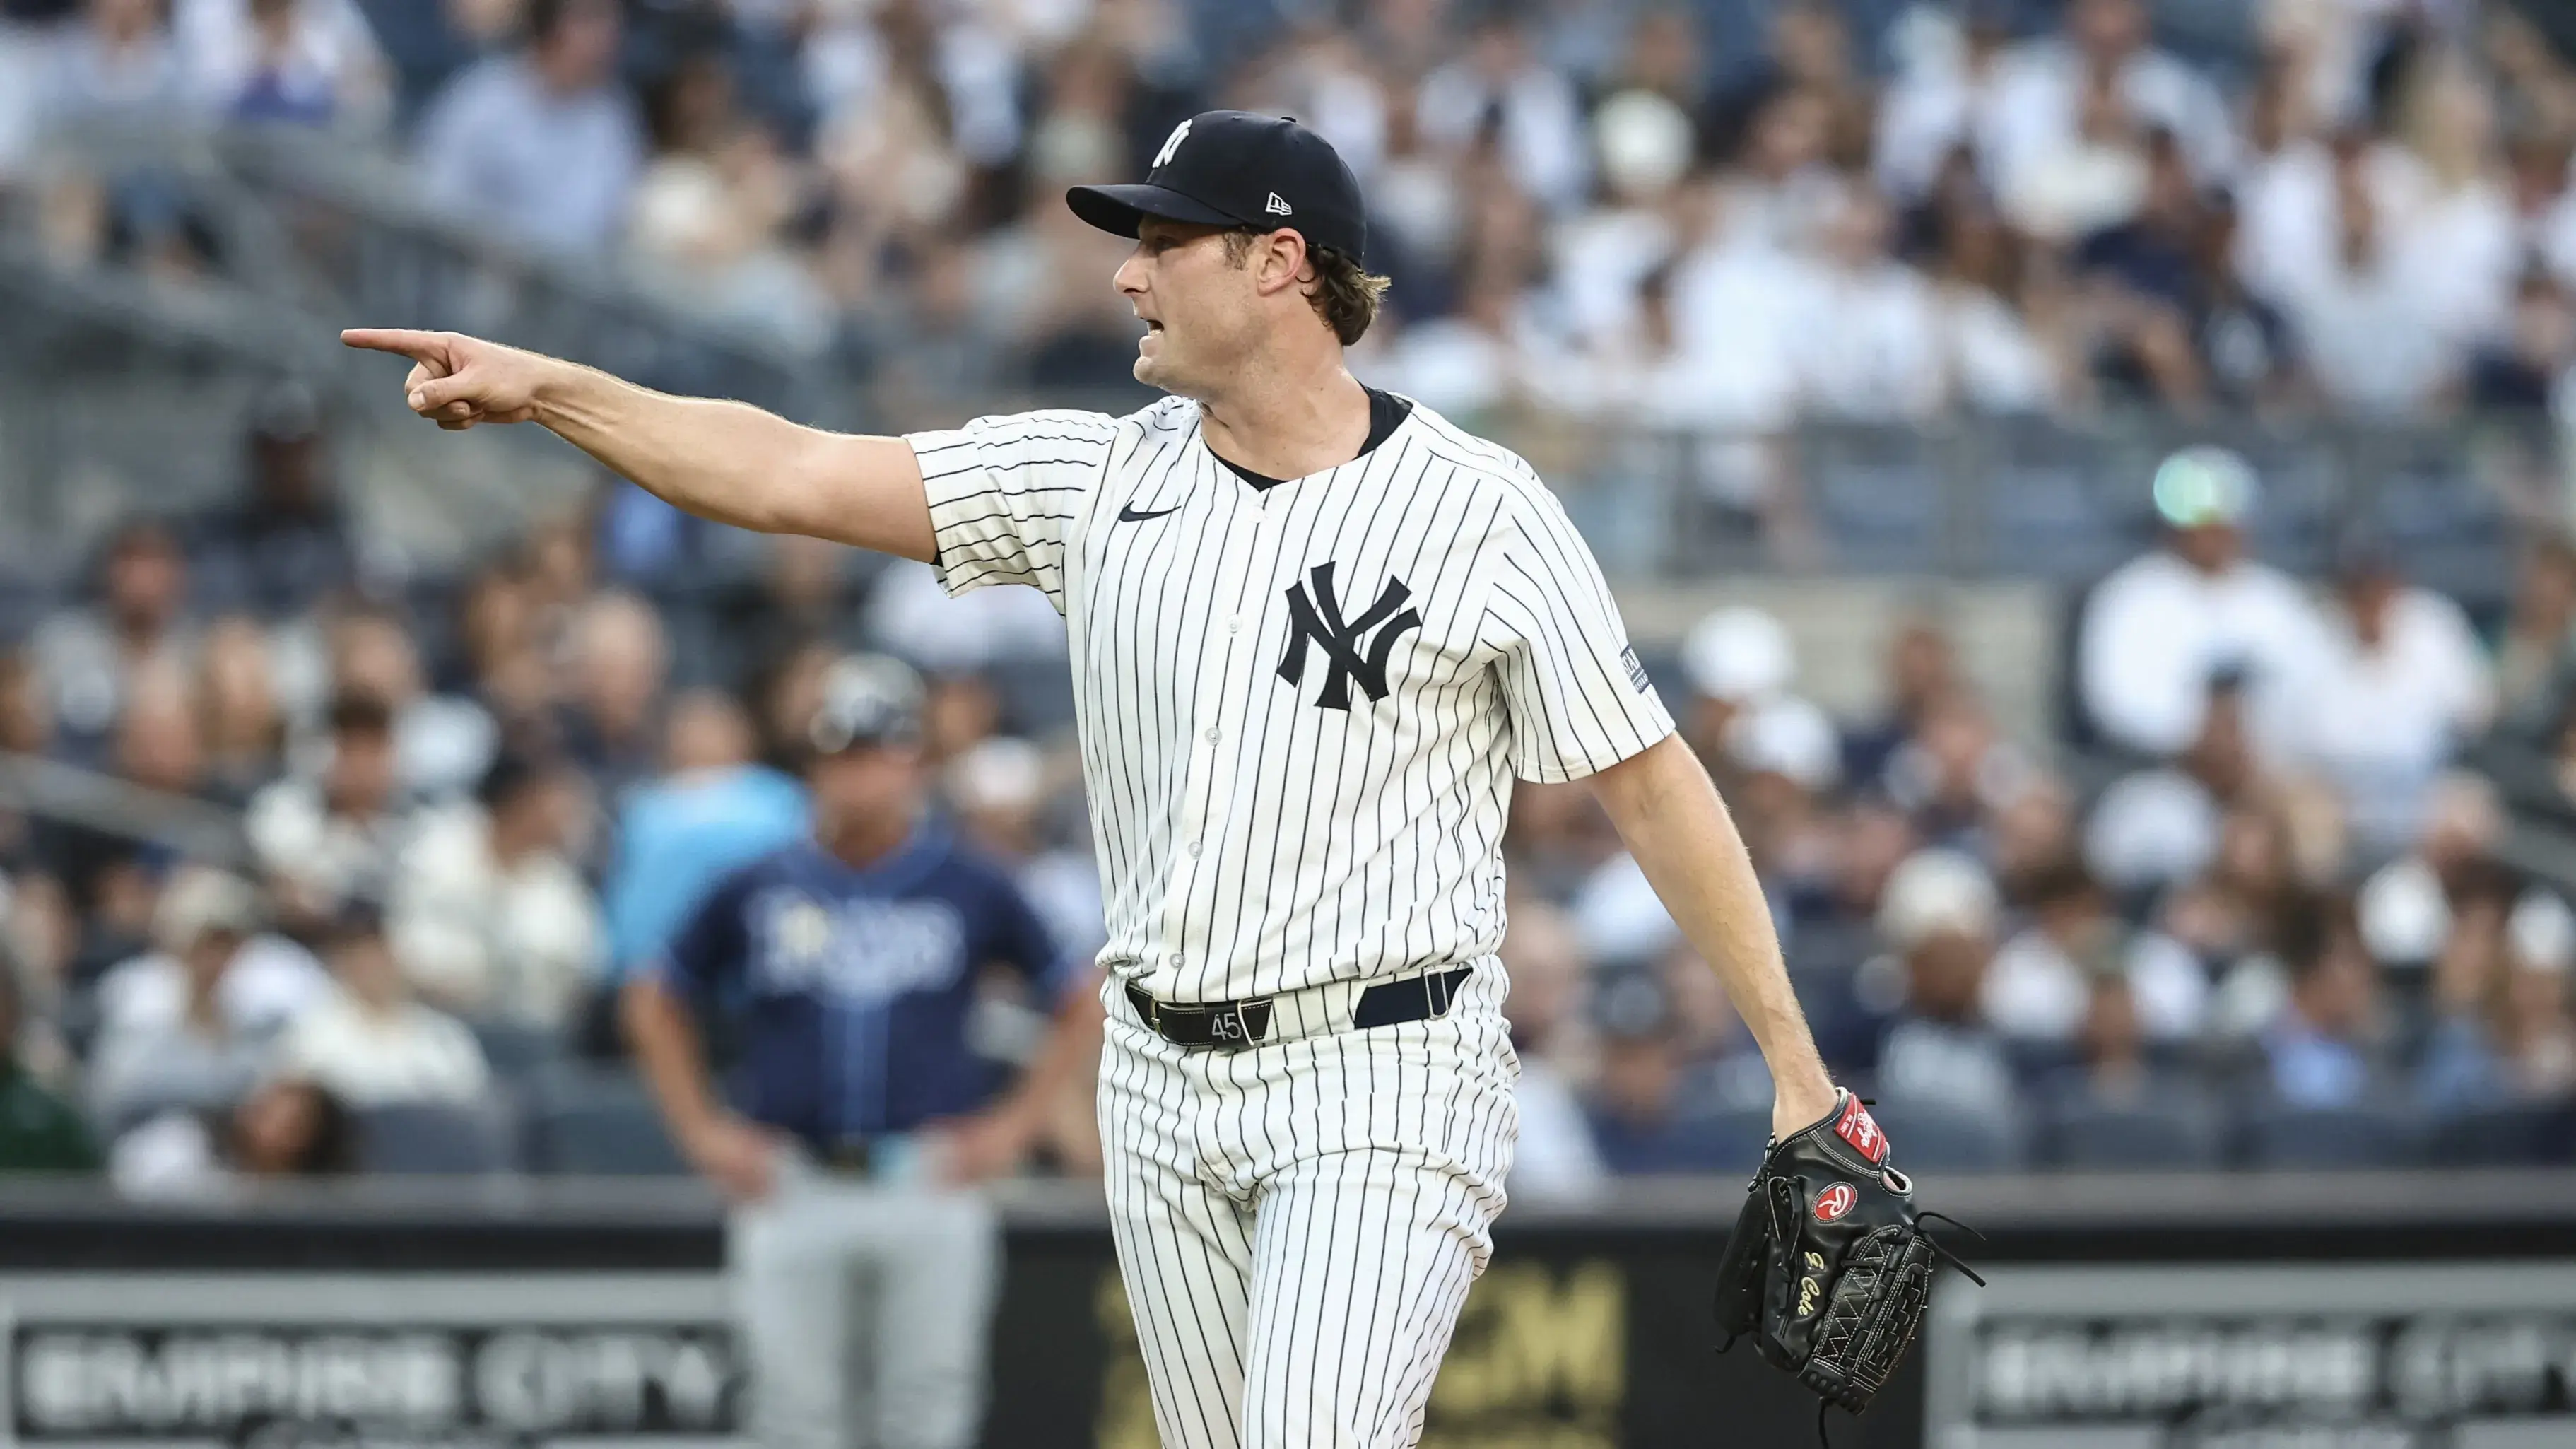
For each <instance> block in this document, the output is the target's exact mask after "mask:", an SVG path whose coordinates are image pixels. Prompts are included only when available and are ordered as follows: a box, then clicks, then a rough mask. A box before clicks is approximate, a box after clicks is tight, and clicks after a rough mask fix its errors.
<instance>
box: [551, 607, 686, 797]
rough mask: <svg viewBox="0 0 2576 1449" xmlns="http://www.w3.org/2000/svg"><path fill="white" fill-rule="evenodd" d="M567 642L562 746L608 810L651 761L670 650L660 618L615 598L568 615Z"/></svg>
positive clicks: (656, 752)
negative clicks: (567, 690) (568, 663)
mask: <svg viewBox="0 0 2576 1449" xmlns="http://www.w3.org/2000/svg"><path fill="white" fill-rule="evenodd" d="M570 643H571V649H572V659H571V680H570V686H571V688H570V698H568V699H567V700H566V701H565V702H564V705H563V708H562V709H561V711H560V712H559V721H560V725H561V729H562V737H563V742H564V748H565V750H566V752H567V753H568V754H570V755H571V757H572V759H573V761H574V762H575V763H576V764H578V765H579V766H580V767H581V768H582V770H583V771H584V772H585V773H586V774H588V775H589V777H590V779H591V781H592V783H593V784H594V786H595V787H596V788H597V790H598V792H599V797H600V799H601V801H602V803H603V804H608V805H612V806H613V805H614V803H615V802H616V800H617V799H618V797H619V796H620V795H622V794H623V793H624V792H625V790H626V787H627V786H629V785H631V784H633V783H635V782H636V781H638V780H641V779H643V778H645V777H647V776H648V775H650V774H652V773H653V771H654V768H655V766H656V764H657V763H658V760H659V757H660V753H661V747H662V718H661V706H662V684H663V681H664V678H665V677H666V674H667V672H668V670H669V668H670V646H669V643H668V641H667V640H666V639H665V637H664V635H663V633H662V616H661V615H660V614H657V613H655V612H654V611H653V607H652V606H651V605H650V604H647V603H645V602H644V601H643V600H641V599H639V598H637V597H635V596H634V595H633V594H628V593H621V592H609V593H604V594H600V595H598V596H597V597H595V598H592V599H590V600H589V601H588V602H586V603H584V604H583V605H582V606H581V608H580V609H579V610H578V611H576V612H575V614H574V616H573V619H572V628H571V640H570Z"/></svg>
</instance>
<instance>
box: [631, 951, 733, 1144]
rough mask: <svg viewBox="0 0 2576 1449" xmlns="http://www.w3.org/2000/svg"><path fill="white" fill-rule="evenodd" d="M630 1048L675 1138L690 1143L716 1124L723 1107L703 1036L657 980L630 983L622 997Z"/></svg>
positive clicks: (646, 977)
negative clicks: (710, 1124) (692, 1136)
mask: <svg viewBox="0 0 2576 1449" xmlns="http://www.w3.org/2000/svg"><path fill="white" fill-rule="evenodd" d="M617 1006H618V1016H619V1018H620V1020H621V1022H622V1023H623V1024H624V1026H625V1028H626V1045H627V1048H628V1049H629V1050H630V1051H632V1052H633V1053H634V1054H635V1065H636V1068H637V1070H638V1071H639V1072H640V1073H641V1074H642V1075H643V1078H644V1085H645V1087H646V1089H647V1090H649V1091H651V1092H652V1094H653V1100H654V1102H655V1103H656V1104H657V1105H658V1106H660V1107H661V1109H662V1120H663V1121H665V1122H667V1123H669V1124H670V1128H671V1135H672V1136H674V1137H681V1138H685V1137H687V1136H688V1135H690V1134H691V1133H692V1132H695V1131H697V1130H698V1129H699V1128H701V1127H703V1126H705V1125H706V1124H707V1123H708V1122H710V1121H712V1120H714V1118H715V1116H716V1114H717V1111H718V1104H717V1102H716V1095H715V1088H714V1086H713V1085H712V1084H711V1083H710V1082H709V1081H708V1078H707V1063H706V1054H705V1053H704V1052H702V1051H701V1050H700V1049H699V1047H698V1033H697V1029H696V1027H695V1026H693V1025H692V1024H691V1023H690V1021H689V1017H688V1013H687V1012H686V1011H685V1010H684V1009H682V1007H681V1005H680V1003H679V1002H678V1001H677V1000H675V999H674V998H673V997H672V995H671V993H670V991H669V990H668V989H667V988H665V987H664V986H663V985H662V983H661V982H660V981H659V980H657V979H655V978H654V977H652V976H651V975H649V974H647V975H637V976H634V977H631V978H629V979H628V980H627V982H626V985H625V987H624V988H623V989H622V990H621V991H620V992H619V994H618V1002H617Z"/></svg>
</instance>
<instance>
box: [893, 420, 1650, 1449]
mask: <svg viewBox="0 0 2576 1449" xmlns="http://www.w3.org/2000/svg"><path fill="white" fill-rule="evenodd" d="M911 441H912V443H913V447H914V449H915V450H916V451H917V452H918V454H919V455H920V458H921V464H922V476H923V478H924V480H925V481H926V483H927V486H928V491H929V499H930V512H931V523H932V527H933V531H934V534H935V536H936V538H937V542H938V547H939V563H938V568H939V573H940V577H941V580H942V581H943V582H944V583H945V584H946V585H947V586H948V587H949V589H951V590H952V591H963V590H965V589H969V588H976V587H981V586H983V585H986V584H996V583H1026V584H1032V585H1035V586H1036V587H1038V588H1040V589H1043V590H1045V591H1046V593H1047V596H1048V597H1049V598H1050V599H1052V600H1053V601H1054V602H1055V604H1056V607H1057V608H1059V609H1061V610H1062V611H1063V612H1064V614H1065V617H1066V621H1067V625H1068V630H1069V635H1070V640H1071V645H1072V656H1073V669H1074V686H1075V700H1076V717H1077V718H1076V722H1077V724H1078V726H1079V730H1080V734H1081V739H1082V758H1083V776H1084V783H1085V786H1086V787H1087V789H1088V792H1089V796H1090V804H1091V816H1092V828H1093V832H1094V837H1095V840H1096V843H1097V845H1098V849H1099V855H1100V860H1101V865H1102V874H1103V877H1104V879H1105V882H1106V889H1107V907H1108V925H1109V942H1108V945H1107V946H1106V947H1104V948H1103V950H1102V952H1101V956H1100V962H1101V965H1102V966H1103V967H1104V968H1105V969H1106V970H1107V971H1108V973H1109V980H1108V982H1107V983H1106V984H1105V986H1104V998H1105V999H1106V1000H1107V1001H1108V1004H1109V1010H1110V1026H1109V1031H1108V1040H1107V1045H1106V1048H1105V1049H1104V1051H1103V1054H1102V1063H1101V1094H1100V1114H1101V1129H1102V1135H1103V1139H1104V1145H1105V1147H1106V1149H1107V1152H1108V1164H1107V1176H1108V1181H1109V1198H1110V1208H1111V1218H1112V1222H1113V1224H1114V1226H1115V1229H1116V1233H1117V1238H1118V1251H1119V1261H1120V1264H1121V1267H1122V1269H1123V1271H1124V1273H1125V1276H1126V1280H1127V1287H1128V1298H1129V1302H1130V1305H1131V1307H1132V1308H1133V1309H1134V1311H1135V1317H1136V1328H1137V1336H1138V1341H1139V1342H1140V1344H1141V1345H1142V1346H1143V1349H1144V1352H1145V1356H1146V1364H1147V1369H1148V1371H1149V1378H1150V1379H1151V1382H1152V1385H1153V1393H1154V1406H1155V1414H1156V1417H1157V1420H1158V1423H1159V1425H1160V1428H1161V1432H1162V1436H1163V1439H1164V1442H1165V1443H1166V1444H1168V1445H1171V1446H1174V1449H1180V1446H1189V1449H1235V1446H1244V1449H1324V1446H1337V1449H1340V1446H1347V1449H1363V1446H1364V1449H1381V1446H1388V1449H1392V1446H1403V1445H1409V1444H1411V1443H1413V1442H1414V1441H1415V1440H1416V1439H1417V1438H1418V1437H1419V1435H1420V1431H1421V1418H1422V1408H1423V1405H1424V1403H1425V1402H1426V1401H1427V1399H1428V1396H1429V1393H1430V1387H1431V1379H1432V1376H1433V1374H1434V1373H1435V1372H1436V1371H1437V1369H1438V1367H1439V1362H1440V1355H1441V1354H1442V1352H1443V1351H1444V1350H1445V1349H1446V1347H1447V1345H1448V1339H1449V1332H1450V1329H1451V1327H1452V1326H1453V1325H1454V1324H1455V1322H1456V1320H1457V1315H1458V1310H1459V1308H1460V1306H1461V1305H1462V1304H1463V1303H1464V1302H1465V1300H1466V1294H1467V1288H1468V1285H1469V1284H1470V1283H1472V1282H1473V1281H1474V1279H1475V1277H1476V1275H1477V1274H1478V1273H1480V1272H1482V1271H1483V1268H1484V1264H1485V1259H1486V1256H1487V1253H1488V1252H1489V1247H1490V1245H1489V1239H1488V1236H1487V1229H1488V1227H1489V1225H1490V1224H1491V1223H1492V1221H1493V1218H1494V1215H1495V1214H1496V1213H1498V1212H1500V1211H1501V1210H1502V1206H1503V1191H1502V1182H1503V1178H1504V1175H1505V1174H1506V1172H1507V1171H1508V1170H1509V1168H1510V1166H1511V1155H1512V1142H1513V1137H1514V1133H1515V1131H1516V1118H1515V1115H1514V1111H1513V1105H1512V1080H1513V1076H1514V1074H1515V1071H1516V1069H1517V1064H1516V1063H1515V1062H1514V1060H1513V1058H1512V1054H1511V1046H1510V1040H1509V1033H1508V1031H1507V1029H1506V1028H1505V1026H1504V1023H1503V1018H1502V1011H1501V1007H1502V998H1503V993H1504V990H1505V983H1504V980H1503V972H1502V968H1501V965H1500V963H1499V962H1498V961H1497V960H1496V959H1495V957H1494V951H1495V949H1496V948H1497V947H1498V946H1499V945H1500V943H1501V940H1502V934H1503V862H1502V833H1503V825H1504V820H1505V816H1506V813H1507V811H1508V808H1509V804H1510V791H1511V781H1512V777H1513V776H1514V775H1515V774H1518V775H1521V776H1524V777H1527V778H1530V779H1538V780H1568V779H1574V778H1577V777H1579V776H1582V775H1587V774H1590V773H1592V772H1594V771H1596V770H1599V769H1602V768H1604V767H1606V766H1608V765H1611V764H1614V763H1616V762H1617V761H1619V760H1622V759H1625V758H1627V757H1629V756H1630V755H1633V754H1635V753H1637V752H1638V751H1640V750H1643V749H1644V748H1646V747H1647V746H1648V745H1651V744H1653V743H1655V742H1656V741H1658V740H1660V739H1662V738H1663V737H1664V736H1665V735H1666V734H1669V733H1670V732H1671V730H1672V720H1671V717H1670V716H1669V715H1667V714H1666V713H1665V712H1664V708H1663V705H1662V702H1661V701H1660V700H1658V699H1657V698H1656V697H1655V694H1654V692H1653V690H1652V689H1651V688H1650V687H1648V686H1647V685H1646V683H1645V681H1644V675H1643V673H1642V671H1639V670H1637V669H1636V668H1635V665H1634V656H1633V655H1630V654H1629V653H1628V652H1627V636H1626V631H1625V629H1624V628H1623V627H1622V625H1621V624H1620V622H1619V615H1618V610H1617V608H1616V607H1615V606H1614V605H1613V603H1612V602H1611V599H1610V593H1609V589H1608V587H1607V586H1606V585H1605V584H1604V582H1603V581H1602V578H1601V573H1600V570H1599V568H1598V567H1597V566H1596V565H1595V564H1594V563H1593V560H1592V556H1591V553H1590V551H1589V550H1588V549H1586V548H1585V547H1584V544H1583V541H1582V539H1581V538H1580V537H1579V536H1578V535H1577V534H1576V532H1575V530H1574V528H1573V525H1572V524H1571V523H1570V522H1568V521H1567V519H1566V516H1565V511H1564V509H1563V508H1561V507H1560V506H1559V505H1558V504H1557V502H1556V500H1555V498H1554V497H1553V496H1552V495H1550V494H1549V493H1548V491H1547V489H1546V488H1545V487H1544V486H1543V485H1541V484H1540V483H1539V481H1538V479H1537V477H1536V475H1535V474H1533V473H1532V472H1531V471H1530V468H1529V465H1528V464H1526V463H1524V462H1522V461H1521V460H1520V459H1519V458H1517V457H1515V456H1513V455H1512V454H1511V453H1509V452H1507V451H1505V450H1503V449H1501V448H1498V447H1495V446H1494V445H1493V444H1491V443H1487V442H1484V441H1482V440H1480V439H1477V438H1473V437H1470V436H1468V435H1467V434H1464V433H1461V432H1459V431H1458V430H1457V429H1455V428H1453V427H1451V426H1450V425H1449V424H1448V423H1447V422H1445V421H1443V420H1442V419H1440V418H1438V417H1437V416H1434V415H1433V414H1432V413H1431V412H1430V410H1429V409H1427V408H1423V407H1421V406H1420V405H1418V404H1417V405H1415V407H1414V408H1413V410H1412V413H1411V415H1410V416H1409V417H1407V418H1406V420H1405V421H1404V423H1403V424H1402V425H1401V426H1399V427H1398V428H1396V430H1395V432H1394V433H1393V434H1392V435H1391V436H1389V437H1388V438H1387V439H1386V440H1385V441H1384V442H1382V443H1380V444H1379V446H1378V447H1376V448H1375V449H1373V450H1371V451H1370V452H1368V453H1367V454H1365V455H1364V456H1362V457H1361V458H1359V459H1358V460H1356V461H1354V462H1351V463H1348V464H1345V465H1343V466H1341V467H1338V468H1333V469H1329V470H1327V471H1325V472H1322V473H1317V474H1313V475H1310V476H1308V477H1305V478H1300V479H1295V480H1291V481H1289V482H1286V483H1282V484H1280V485H1278V486H1276V487H1273V488H1269V489H1256V488H1254V487H1253V486H1252V485H1250V484H1248V483H1246V482H1245V481H1243V480H1242V479H1241V478H1239V477H1237V476H1236V475H1235V474H1233V473H1232V472H1231V471H1229V470H1227V469H1226V468H1225V467H1224V466H1223V465H1222V464H1221V463H1219V462H1218V461H1217V459H1216V457H1215V456H1214V455H1213V454H1212V453H1210V452H1209V451H1208V449H1207V447H1206V445H1205V443H1204V442H1203V441H1202V440H1201V438H1200V435H1199V417H1198V409H1197V405H1196V404H1194V403H1191V402H1188V401H1186V400H1182V399H1169V400H1166V401H1164V402H1161V403H1158V404H1156V405H1155V406H1153V407H1150V408H1147V409H1145V410H1144V411H1142V412H1139V413H1136V414H1134V415H1132V416H1130V417H1126V418H1118V419H1112V418H1108V417H1103V416H1098V415H1094V414H1086V413H1070V412H1041V413H1028V414H1022V415H1018V416H1013V417H1002V418H984V419H979V420H977V421H975V422H972V423H969V424H967V425H966V426H965V427H964V428H961V429H956V430H953V431H946V432H935V433H921V434H915V435H913V437H912V440H911ZM1381 664H1382V666H1383V674H1382V677H1381V675H1380V672H1379V666H1380V665H1381ZM1457 965H1470V966H1473V967H1474V968H1475V969H1474V974H1473V976H1472V977H1471V978H1470V980H1469V982H1468V984H1467V985H1466V986H1465V987H1464V988H1462V990H1461V992H1460V994H1459V996H1458V998H1457V1000H1456V1002H1455V1003H1454V1004H1453V1005H1452V1007H1451V1008H1450V1010H1449V1012H1448V1014H1447V1015H1446V1016H1444V1017H1442V1018H1440V1019H1437V1020H1432V1021H1421V1022H1410V1023H1405V1024H1402V1025H1398V1026H1391V1027H1380V1028H1375V1029H1372V1030H1369V1031H1353V1030H1347V1029H1344V1028H1346V1027H1347V1024H1348V1022H1349V1019H1350V1017H1349V1011H1350V1003H1351V1001H1352V1000H1353V999H1355V998H1356V996H1357V994H1358V991H1359V990H1360V989H1361V988H1362V987H1364V986H1365V985H1366V984H1367V983H1369V982H1372V981H1378V980H1384V979H1387V978H1391V977H1396V976H1403V975H1409V974H1413V973H1416V972H1420V971H1423V970H1428V969H1434V968H1440V967H1447V966H1457ZM1128 982H1133V983H1135V984H1136V985H1138V986H1140V987H1142V988H1143V989H1144V990H1146V991H1147V992H1149V993H1151V994H1153V995H1154V996H1156V997H1159V998H1161V999H1163V1000H1165V1001H1179V1002H1192V1001H1208V1000H1227V999H1234V998H1240V997H1247V996H1280V995H1281V994H1282V993H1297V994H1296V995H1293V996H1286V997H1283V998H1282V1000H1281V1002H1280V1005H1279V1011H1280V1013H1281V1020H1283V1021H1294V1022H1296V1023H1298V1024H1299V1029H1300V1030H1301V1031H1303V1030H1307V1029H1310V1028H1314V1029H1322V1028H1329V1029H1325V1030H1322V1031H1321V1034H1315V1035H1300V1036H1298V1037H1297V1038H1296V1039H1293V1040H1279V1041H1274V1042H1272V1043H1270V1044H1267V1045H1263V1046H1260V1047H1256V1048H1252V1049H1250V1050H1246V1051H1241V1052H1234V1053H1224V1052H1210V1053H1199V1054H1190V1053H1184V1052H1183V1051H1182V1050H1181V1049H1179V1048H1177V1047H1174V1046H1172V1045H1171V1044H1170V1043H1168V1042H1165V1041H1164V1040H1162V1039H1161V1038H1160V1037H1158V1036H1155V1035H1154V1034H1152V1033H1151V1032H1149V1031H1146V1030H1145V1029H1144V1028H1143V1027H1142V1026H1141V1025H1139V1024H1138V1023H1137V1021H1136V1019H1135V1016H1134V1012H1133V1010H1132V1008H1131V1007H1130V1006H1129V1005H1128V1003H1127V1001H1126V998H1125V993H1124V991H1123V989H1122V986H1123V984H1124V983H1128Z"/></svg>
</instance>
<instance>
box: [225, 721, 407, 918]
mask: <svg viewBox="0 0 2576 1449" xmlns="http://www.w3.org/2000/svg"><path fill="white" fill-rule="evenodd" d="M327 728H328V735H327V740H326V744H325V748H324V750H323V752H322V755H323V757H322V759H321V760H320V761H319V762H318V764H317V765H316V766H315V767H313V768H311V769H309V770H299V771H298V772H296V773H294V774H291V775H288V776H287V777H286V778H285V779H282V780H280V781H278V782H277V783H276V784H274V785H271V786H269V787H268V788H267V789H265V790H262V791H260V792H259V795H258V796H257V797H256V798H255V799H253V800H252V801H251V803H250V811H249V815H248V817H247V818H246V819H245V820H244V822H243V825H244V828H245V829H246V830H247V831H248V832H249V835H250V844H251V850H252V852H253V853H254V854H255V855H256V856H257V857H258V859H259V863H260V867H261V869H262V870H263V871H264V872H266V874H267V877H268V881H269V885H270V889H271V890H272V891H273V892H274V893H275V894H276V897H277V901H278V908H279V911H280V913H281V914H282V915H283V916H284V917H285V918H286V919H287V921H289V922H290V923H291V924H292V925H294V926H295V927H296V928H297V929H299V930H311V929H318V928H319V926H320V925H321V923H323V922H324V921H327V920H329V919H330V918H331V917H333V916H335V915H337V914H339V912H340V909H341V907H342V906H343V905H344V904H345V903H347V902H348V901H350V900H353V899H358V898H366V899H376V900H380V899H382V898H383V894H384V888H385V884H386V882H387V880H388V878H389V877H390V874H391V871H392V869H393V860H394V852H395V850H396V849H398V848H399V847H400V845H401V843H402V838H403V835H404V831H405V824H406V822H405V818H404V801H403V799H402V793H401V779H400V777H399V775H398V774H397V773H396V768H395V756H394V725H393V712H392V711H391V710H389V709H387V708H386V707H385V703H384V701H382V700H380V699H377V698H376V697H375V696H373V695H366V694H343V695H341V696H339V697H338V698H336V699H334V700H333V701H332V702H331V709H330V714H329V719H328V721H327Z"/></svg>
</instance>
